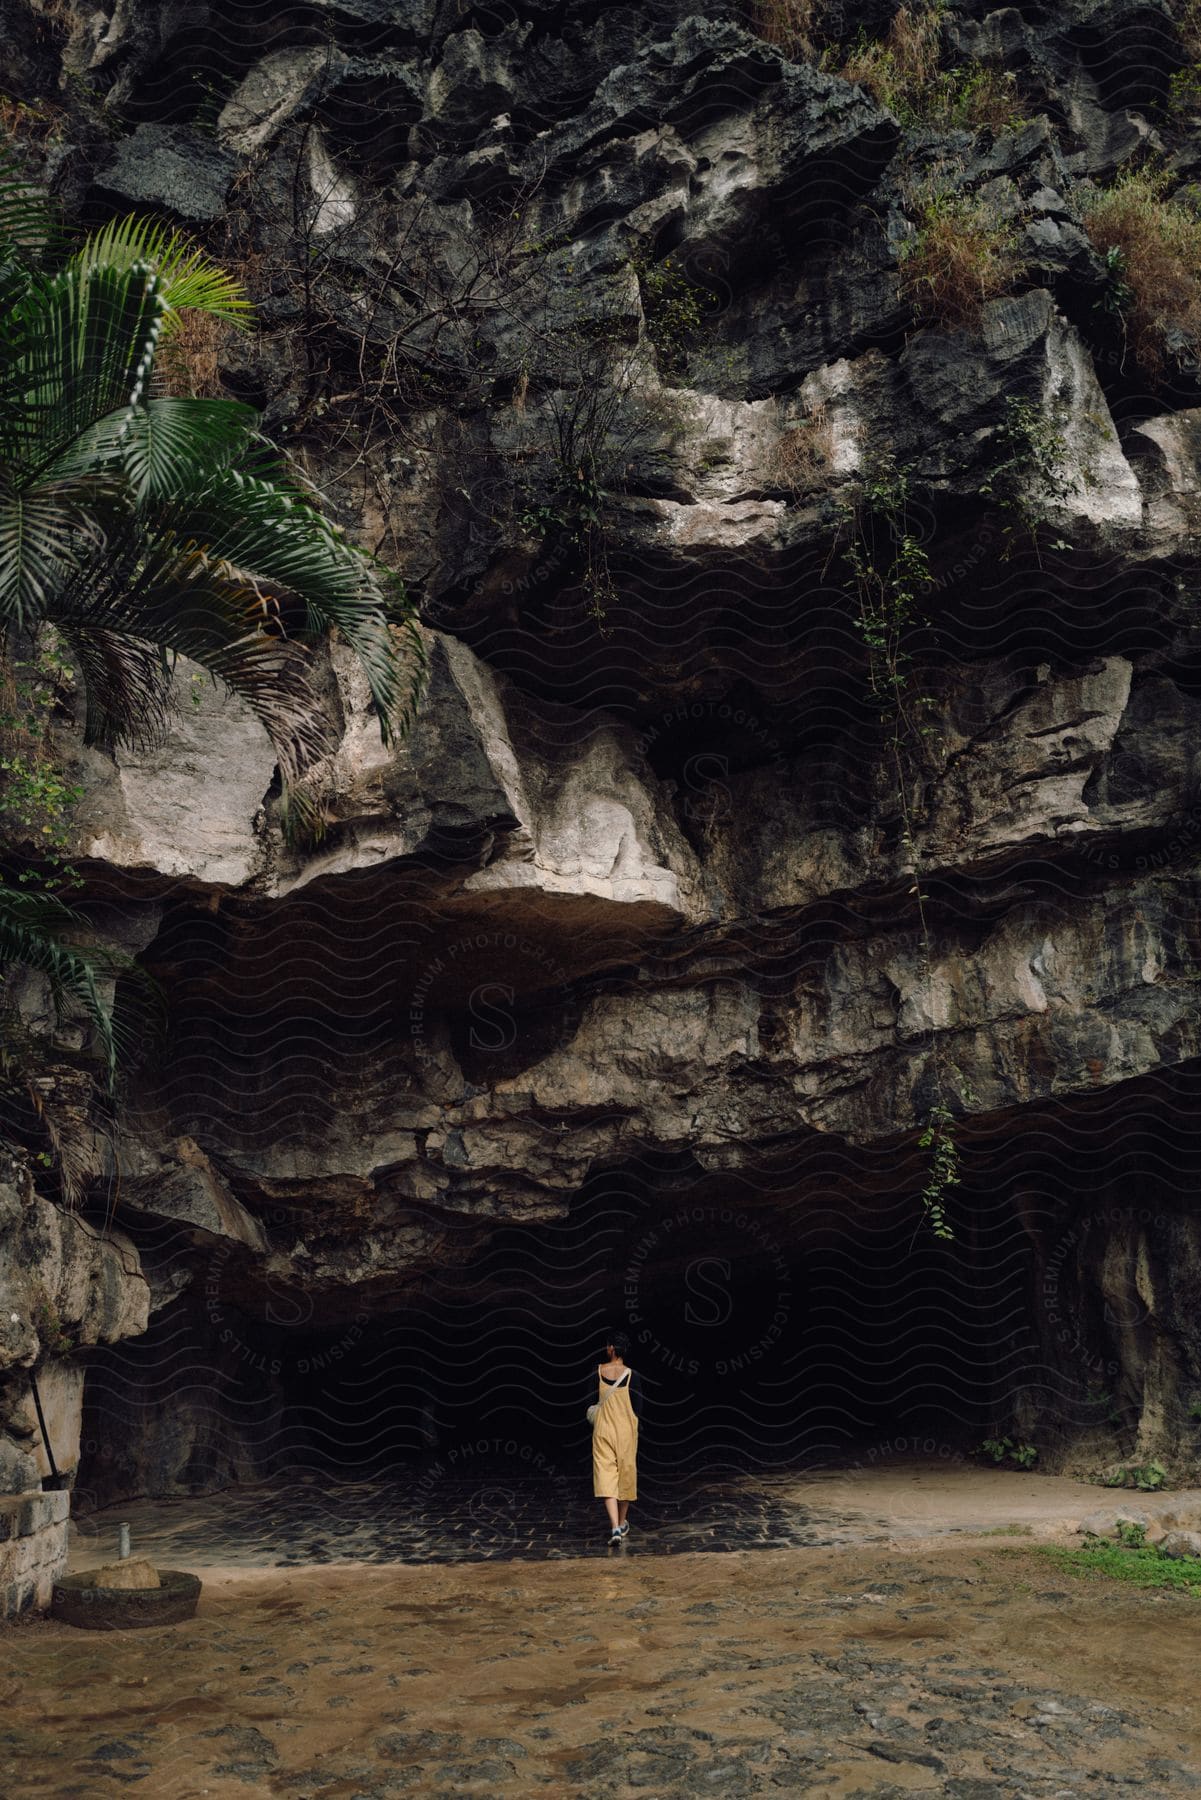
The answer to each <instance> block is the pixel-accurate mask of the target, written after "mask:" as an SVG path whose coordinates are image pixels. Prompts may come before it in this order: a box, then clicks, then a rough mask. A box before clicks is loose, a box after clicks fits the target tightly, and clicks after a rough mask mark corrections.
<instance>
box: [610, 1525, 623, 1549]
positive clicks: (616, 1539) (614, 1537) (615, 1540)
mask: <svg viewBox="0 0 1201 1800" xmlns="http://www.w3.org/2000/svg"><path fill="white" fill-rule="evenodd" d="M622 1535H623V1533H622V1529H621V1526H620V1525H615V1526H614V1527H613V1529H612V1531H611V1532H610V1533H609V1548H610V1549H612V1548H613V1545H614V1544H620V1542H621V1540H622Z"/></svg>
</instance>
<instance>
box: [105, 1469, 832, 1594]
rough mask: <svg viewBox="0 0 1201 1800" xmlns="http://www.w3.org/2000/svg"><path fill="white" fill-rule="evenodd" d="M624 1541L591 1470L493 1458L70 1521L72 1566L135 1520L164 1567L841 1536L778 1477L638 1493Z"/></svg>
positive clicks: (140, 1541) (662, 1551) (315, 1480)
mask: <svg viewBox="0 0 1201 1800" xmlns="http://www.w3.org/2000/svg"><path fill="white" fill-rule="evenodd" d="M631 1520H632V1523H631V1531H630V1537H629V1539H628V1540H627V1542H626V1544H624V1545H623V1546H621V1549H620V1550H619V1551H618V1550H613V1549H611V1548H610V1546H609V1543H608V1525H607V1524H606V1522H605V1515H604V1509H603V1507H602V1505H601V1502H600V1501H599V1500H596V1499H594V1498H593V1497H592V1496H591V1494H589V1493H588V1492H587V1488H586V1485H585V1484H584V1483H583V1482H578V1481H573V1482H572V1483H571V1484H570V1485H569V1484H568V1483H566V1482H565V1481H562V1480H558V1479H550V1480H545V1479H541V1478H539V1477H537V1476H531V1475H530V1473H529V1471H528V1469H522V1468H520V1467H518V1468H516V1469H513V1470H506V1469H505V1468H504V1466H503V1465H501V1466H496V1467H493V1468H491V1469H490V1470H489V1472H488V1474H487V1475H486V1476H485V1477H484V1478H483V1479H482V1480H481V1476H480V1474H479V1472H478V1471H477V1472H473V1473H472V1474H471V1475H464V1476H459V1475H456V1474H454V1473H453V1472H448V1471H446V1470H440V1469H438V1467H437V1465H435V1466H434V1468H433V1470H432V1471H427V1472H426V1473H425V1474H424V1475H419V1476H417V1477H415V1478H414V1477H411V1476H410V1477H407V1478H397V1479H393V1480H379V1481H370V1482H340V1483H334V1482H331V1481H330V1480H329V1479H328V1477H325V1476H322V1477H316V1476H300V1477H296V1478H293V1479H291V1480H289V1481H287V1482H282V1483H278V1484H277V1483H273V1484H271V1485H269V1486H263V1487H249V1488H234V1489H230V1490H228V1491H226V1492H224V1493H219V1494H206V1495H202V1496H199V1497H196V1498H184V1499H166V1500H139V1501H133V1502H129V1503H126V1504H125V1505H122V1506H117V1507H110V1508H108V1509H106V1510H105V1511H103V1512H99V1513H94V1514H92V1515H90V1516H85V1517H84V1518H82V1519H79V1520H77V1521H76V1522H75V1523H74V1525H73V1534H74V1536H73V1547H72V1561H71V1566H72V1568H86V1567H87V1566H88V1565H89V1564H90V1563H95V1562H98V1561H103V1560H104V1559H105V1557H107V1556H108V1554H109V1551H110V1550H111V1548H112V1545H113V1544H114V1543H115V1541H116V1531H117V1526H118V1524H119V1523H121V1522H127V1523H128V1524H129V1525H130V1527H131V1532H132V1538H133V1543H134V1546H135V1548H136V1550H137V1552H138V1554H140V1555H146V1556H149V1557H150V1558H151V1560H152V1561H154V1562H156V1563H157V1564H158V1566H159V1567H161V1568H185V1569H204V1568H214V1567H218V1566H233V1567H253V1568H285V1569H286V1568H298V1567H300V1566H302V1565H307V1564H321V1563H333V1562H347V1561H351V1562H375V1563H398V1562H405V1563H409V1562H419V1563H445V1562H464V1561H466V1562H479V1561H540V1560H543V1559H549V1560H554V1559H560V1558H565V1557H581V1556H584V1557H588V1556H612V1555H618V1554H626V1553H630V1554H633V1553H637V1554H639V1555H653V1556H663V1555H672V1554H675V1555H678V1554H681V1553H685V1552H688V1551H694V1550H708V1551H714V1550H716V1551H730V1550H781V1549H797V1548H812V1547H815V1546H817V1545H822V1544H830V1543H833V1542H836V1541H837V1539H838V1536H839V1531H838V1525H837V1521H835V1520H833V1519H824V1518H822V1517H820V1516H819V1515H817V1514H815V1513H814V1512H813V1511H811V1509H809V1508H808V1507H805V1506H802V1505H798V1504H796V1503H795V1502H793V1501H790V1500H789V1499H788V1497H787V1496H786V1495H785V1494H783V1493H782V1492H780V1491H778V1490H773V1488H772V1485H771V1484H770V1482H762V1481H760V1482H757V1483H756V1484H754V1486H753V1487H752V1486H751V1485H750V1484H747V1485H746V1491H742V1488H741V1486H740V1485H737V1484H729V1485H728V1486H727V1487H725V1488H723V1489H722V1490H721V1491H716V1492H715V1491H714V1489H713V1488H712V1487H710V1488H694V1489H692V1490H690V1491H684V1492H680V1491H677V1492H675V1493H674V1494H673V1495H671V1496H670V1497H657V1498H652V1499H648V1500H646V1501H643V1502H640V1503H639V1504H638V1505H637V1506H636V1507H635V1508H634V1511H633V1513H632V1515H631Z"/></svg>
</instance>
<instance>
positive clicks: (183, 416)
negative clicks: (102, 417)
mask: <svg viewBox="0 0 1201 1800" xmlns="http://www.w3.org/2000/svg"><path fill="white" fill-rule="evenodd" d="M256 423H257V414H256V413H255V411H254V408H253V407H250V406H244V405H243V404H242V402H241V401H239V400H193V399H187V398H179V399H176V398H170V399H168V398H162V399H156V400H148V401H147V402H146V404H145V405H144V406H136V407H134V408H133V410H132V412H131V413H130V415H129V417H128V420H127V421H126V423H125V425H124V426H123V428H122V438H121V455H122V462H123V464H124V469H125V473H126V475H127V476H128V478H129V480H130V482H131V484H132V487H133V491H134V494H135V496H136V497H137V498H138V499H139V500H165V499H171V498H175V497H178V496H179V495H181V494H184V493H186V491H187V490H188V489H189V488H190V487H193V486H195V484H196V482H197V480H198V479H199V478H201V477H202V476H203V474H204V473H205V471H206V470H211V469H218V468H222V467H225V466H227V465H228V464H229V463H231V462H232V461H233V460H234V458H235V457H236V455H237V453H238V452H239V451H240V450H242V449H243V448H244V447H245V446H246V444H248V443H249V441H250V439H251V437H252V436H253V433H254V429H255V425H256Z"/></svg>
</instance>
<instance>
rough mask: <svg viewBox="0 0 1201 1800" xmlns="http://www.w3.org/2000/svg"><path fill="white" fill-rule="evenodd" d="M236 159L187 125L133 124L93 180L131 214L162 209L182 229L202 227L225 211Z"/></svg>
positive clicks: (237, 167)
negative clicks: (181, 225) (174, 218)
mask: <svg viewBox="0 0 1201 1800" xmlns="http://www.w3.org/2000/svg"><path fill="white" fill-rule="evenodd" d="M239 166H240V165H239V161H238V158H237V157H236V156H235V155H234V154H233V152H232V151H229V150H224V149H222V148H221V146H220V145H219V144H217V143H215V142H214V141H213V139H212V138H209V137H205V136H204V134H203V133H202V132H199V131H195V130H193V129H192V128H191V127H190V126H187V125H139V126H138V127H137V129H136V130H135V131H134V132H133V133H132V134H131V135H130V136H129V137H127V138H122V139H121V140H120V142H119V143H118V144H117V147H116V149H115V151H114V152H113V155H112V157H111V159H110V160H109V161H108V162H107V163H106V164H105V166H104V168H103V169H102V170H101V172H100V174H99V177H98V180H99V184H100V186H101V187H102V188H103V189H104V191H105V192H106V193H107V194H109V195H111V196H112V197H113V198H114V199H115V200H117V201H118V202H119V203H120V204H122V205H124V206H126V207H128V208H130V209H131V210H132V209H135V208H139V207H141V208H145V207H147V206H150V207H162V208H164V209H165V210H166V211H167V212H170V213H174V214H175V215H176V217H177V218H179V219H181V220H182V221H183V222H184V223H185V224H187V225H207V224H210V223H212V221H213V220H215V219H219V218H220V217H221V216H222V214H223V212H224V210H225V201H226V196H227V194H228V192H229V186H230V183H231V182H232V180H233V178H234V176H235V175H236V174H237V172H238V169H239Z"/></svg>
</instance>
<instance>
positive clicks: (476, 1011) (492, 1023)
mask: <svg viewBox="0 0 1201 1800" xmlns="http://www.w3.org/2000/svg"><path fill="white" fill-rule="evenodd" d="M513 992H514V990H513V989H512V988H511V987H506V986H505V984H504V982H501V981H484V982H481V983H480V985H479V987H477V988H472V990H471V994H470V997H469V998H468V1001H467V1010H468V1012H469V1013H470V1014H471V1016H472V1018H473V1019H476V1020H478V1022H479V1024H480V1025H481V1026H482V1027H483V1034H481V1033H480V1032H477V1030H476V1028H475V1026H474V1025H473V1026H472V1027H471V1031H470V1034H469V1038H470V1043H471V1048H472V1049H473V1050H486V1051H488V1052H489V1053H490V1054H491V1055H493V1056H495V1055H496V1054H497V1053H498V1052H499V1051H501V1050H509V1049H511V1048H512V1046H513V1045H514V1044H515V1043H516V1041H517V1025H516V1023H515V1021H514V1018H513V1014H512V1013H511V1012H510V1011H509V1010H507V1009H508V1008H510V1007H511V1006H512V1004H513ZM490 996H494V997H499V1000H500V1001H503V1003H504V1004H503V1006H502V1005H499V1004H493V1001H492V999H490V998H489V997H490Z"/></svg>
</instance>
